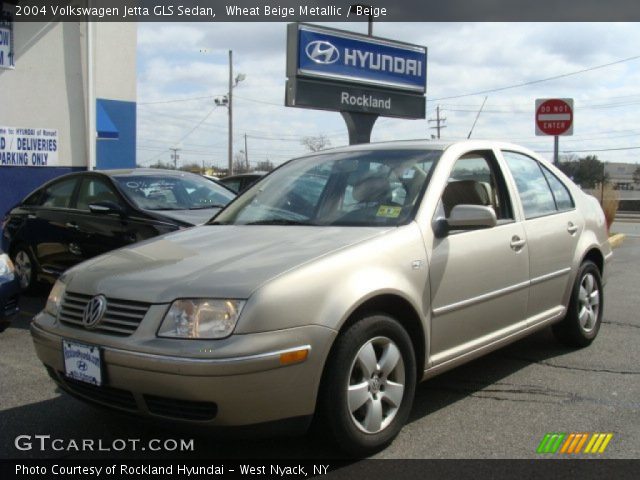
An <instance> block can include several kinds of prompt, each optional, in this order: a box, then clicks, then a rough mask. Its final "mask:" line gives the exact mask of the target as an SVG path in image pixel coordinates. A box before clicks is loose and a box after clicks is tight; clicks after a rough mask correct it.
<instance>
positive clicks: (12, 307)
mask: <svg viewBox="0 0 640 480" xmlns="http://www.w3.org/2000/svg"><path fill="white" fill-rule="evenodd" d="M19 292H20V283H19V281H18V277H17V276H16V274H15V268H14V266H13V262H12V261H11V259H10V258H9V256H8V255H7V254H6V253H2V250H0V332H2V331H3V330H4V329H5V328H7V327H8V326H9V323H10V322H11V317H13V316H14V315H16V314H17V313H18V294H19Z"/></svg>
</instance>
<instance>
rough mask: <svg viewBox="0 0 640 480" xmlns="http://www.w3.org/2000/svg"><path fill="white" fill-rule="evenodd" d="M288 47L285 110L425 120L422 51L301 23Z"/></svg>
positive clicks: (290, 34) (291, 33) (292, 30)
mask: <svg viewBox="0 0 640 480" xmlns="http://www.w3.org/2000/svg"><path fill="white" fill-rule="evenodd" d="M287 43H288V46H287V50H288V51H287V77H288V82H287V97H286V104H287V105H288V106H294V107H303V108H318V109H324V110H337V111H342V112H362V113H372V114H376V115H383V116H391V117H403V118H424V117H425V98H424V93H425V91H426V78H427V49H426V47H423V46H420V45H411V44H407V43H402V42H397V41H393V40H387V39H383V38H377V37H368V36H366V35H359V34H356V33H352V32H346V31H342V30H335V29H331V28H324V27H317V26H314V25H307V24H300V23H294V24H290V25H289V30H288V36H287Z"/></svg>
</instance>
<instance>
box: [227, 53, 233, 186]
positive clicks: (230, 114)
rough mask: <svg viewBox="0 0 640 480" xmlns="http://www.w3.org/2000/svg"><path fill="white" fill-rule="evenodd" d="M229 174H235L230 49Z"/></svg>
mask: <svg viewBox="0 0 640 480" xmlns="http://www.w3.org/2000/svg"><path fill="white" fill-rule="evenodd" d="M227 101H228V103H227V108H228V109H229V175H233V51H232V50H229V97H228V99H227Z"/></svg>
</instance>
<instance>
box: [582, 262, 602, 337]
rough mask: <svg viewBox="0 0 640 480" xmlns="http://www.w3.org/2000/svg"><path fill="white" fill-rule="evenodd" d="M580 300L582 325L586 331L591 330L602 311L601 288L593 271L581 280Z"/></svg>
mask: <svg viewBox="0 0 640 480" xmlns="http://www.w3.org/2000/svg"><path fill="white" fill-rule="evenodd" d="M578 300H579V309H578V321H579V322H580V326H581V327H582V329H583V330H584V331H585V332H591V331H592V330H593V329H594V328H595V326H596V322H597V320H598V314H599V311H600V290H598V283H597V282H596V279H595V278H594V276H593V275H592V274H591V273H587V274H586V275H585V276H584V277H582V280H581V281H580V292H579V294H578Z"/></svg>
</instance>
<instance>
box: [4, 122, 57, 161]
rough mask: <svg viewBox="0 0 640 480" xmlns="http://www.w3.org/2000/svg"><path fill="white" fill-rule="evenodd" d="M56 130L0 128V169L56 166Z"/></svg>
mask: <svg viewBox="0 0 640 480" xmlns="http://www.w3.org/2000/svg"><path fill="white" fill-rule="evenodd" d="M58 147H59V141H58V130H53V129H51V128H16V127H0V167H50V166H57V165H58Z"/></svg>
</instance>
